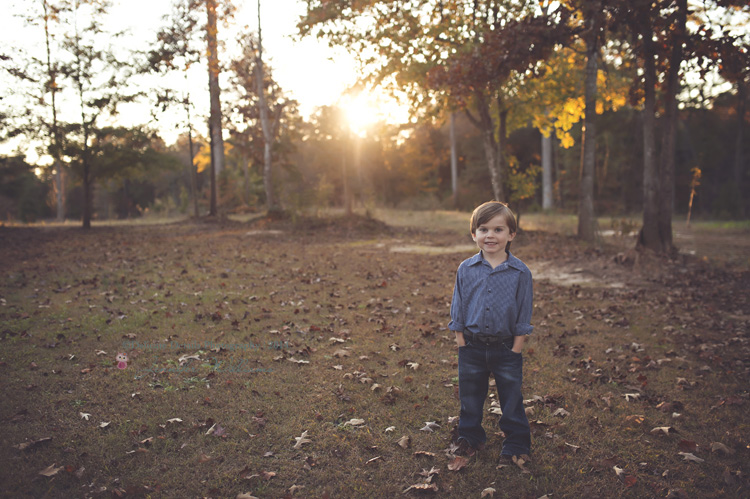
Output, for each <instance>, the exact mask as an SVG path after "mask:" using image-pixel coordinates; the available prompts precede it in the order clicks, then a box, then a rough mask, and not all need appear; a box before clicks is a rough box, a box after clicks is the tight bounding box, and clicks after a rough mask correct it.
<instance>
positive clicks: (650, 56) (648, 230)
mask: <svg viewBox="0 0 750 499" xmlns="http://www.w3.org/2000/svg"><path fill="white" fill-rule="evenodd" d="M645 17H646V18H645V19H642V20H641V36H642V43H643V61H644V62H643V82H644V89H643V94H644V102H643V124H642V127H643V227H642V228H641V231H640V233H639V235H638V243H637V246H638V247H643V248H649V249H653V250H654V251H658V252H661V251H662V249H663V248H662V246H661V236H660V235H659V219H658V213H659V191H660V189H659V170H658V167H657V164H656V62H655V60H654V58H655V57H656V54H655V50H656V49H655V47H654V42H653V32H652V27H651V25H650V20H648V17H647V16H645Z"/></svg>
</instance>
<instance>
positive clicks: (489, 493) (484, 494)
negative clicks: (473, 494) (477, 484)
mask: <svg viewBox="0 0 750 499" xmlns="http://www.w3.org/2000/svg"><path fill="white" fill-rule="evenodd" d="M495 492H496V491H495V489H493V488H492V487H487V488H486V489H484V490H483V491H482V495H480V496H479V497H488V496H489V497H495Z"/></svg>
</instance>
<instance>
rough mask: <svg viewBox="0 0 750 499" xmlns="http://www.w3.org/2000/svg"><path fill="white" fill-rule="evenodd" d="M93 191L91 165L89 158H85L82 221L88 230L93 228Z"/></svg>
mask: <svg viewBox="0 0 750 499" xmlns="http://www.w3.org/2000/svg"><path fill="white" fill-rule="evenodd" d="M92 197H93V196H92V192H91V166H90V165H89V162H88V159H85V158H84V160H83V213H82V222H83V224H82V225H83V228H84V229H86V230H88V229H90V228H91V212H92V206H91V205H92Z"/></svg>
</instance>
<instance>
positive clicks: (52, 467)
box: [39, 463, 63, 476]
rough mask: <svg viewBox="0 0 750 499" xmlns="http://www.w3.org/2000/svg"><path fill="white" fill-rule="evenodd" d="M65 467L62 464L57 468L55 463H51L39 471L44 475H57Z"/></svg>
mask: <svg viewBox="0 0 750 499" xmlns="http://www.w3.org/2000/svg"><path fill="white" fill-rule="evenodd" d="M61 469H63V466H60V467H59V468H55V463H52V464H50V465H49V466H47V467H46V468H44V469H43V470H42V471H40V472H39V474H40V475H42V476H55V475H57V472H58V471H60V470H61Z"/></svg>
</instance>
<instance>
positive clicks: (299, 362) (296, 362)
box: [286, 357, 310, 364]
mask: <svg viewBox="0 0 750 499" xmlns="http://www.w3.org/2000/svg"><path fill="white" fill-rule="evenodd" d="M286 360H288V361H289V362H294V363H295V364H309V363H310V361H309V360H302V359H295V358H294V357H289V358H288V359H286Z"/></svg>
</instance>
